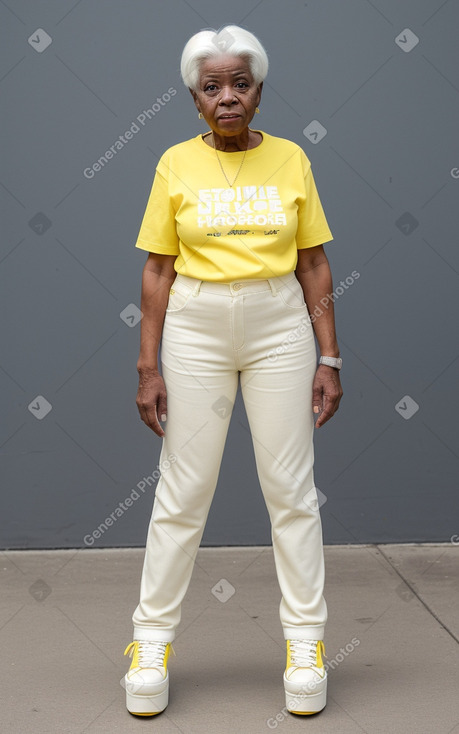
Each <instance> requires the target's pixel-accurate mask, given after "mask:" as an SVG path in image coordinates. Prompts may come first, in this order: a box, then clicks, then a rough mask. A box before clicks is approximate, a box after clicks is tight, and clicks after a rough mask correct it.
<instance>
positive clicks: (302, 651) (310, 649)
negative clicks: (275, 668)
mask: <svg viewBox="0 0 459 734" xmlns="http://www.w3.org/2000/svg"><path fill="white" fill-rule="evenodd" d="M290 663H291V665H294V666H295V667H297V668H310V667H311V666H312V665H313V666H315V667H317V641H316V640H290Z"/></svg>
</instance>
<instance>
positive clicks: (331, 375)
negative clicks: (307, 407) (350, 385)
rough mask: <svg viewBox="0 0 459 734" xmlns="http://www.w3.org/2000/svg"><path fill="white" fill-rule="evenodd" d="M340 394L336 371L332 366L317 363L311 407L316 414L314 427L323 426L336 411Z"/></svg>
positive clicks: (341, 390) (340, 389)
mask: <svg viewBox="0 0 459 734" xmlns="http://www.w3.org/2000/svg"><path fill="white" fill-rule="evenodd" d="M342 395H343V389H342V387H341V383H340V379H339V373H338V371H337V370H335V369H334V368H333V367H328V366H326V365H319V367H318V368H317V371H316V374H315V377H314V383H313V389H312V409H313V412H314V414H315V415H318V418H317V421H316V428H320V427H321V426H323V425H324V423H326V422H327V421H328V420H330V418H332V416H333V415H334V414H335V413H336V411H337V410H338V407H339V403H340V400H341V397H342Z"/></svg>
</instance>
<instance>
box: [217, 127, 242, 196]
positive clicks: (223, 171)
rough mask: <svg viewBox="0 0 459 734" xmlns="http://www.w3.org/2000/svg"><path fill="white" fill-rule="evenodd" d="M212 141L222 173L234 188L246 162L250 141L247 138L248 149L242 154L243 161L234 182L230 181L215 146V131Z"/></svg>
mask: <svg viewBox="0 0 459 734" xmlns="http://www.w3.org/2000/svg"><path fill="white" fill-rule="evenodd" d="M212 143H213V147H214V150H215V152H216V154H217V159H218V162H219V164H220V168H221V170H222V173H223V175H224V177H225V178H226V181H227V183H228V186H229V187H230V189H232V188H233V186H234V184H235V183H236V179H237V177H238V176H239V172H240V170H241V168H242V166H243V163H244V161H245V156H246V155H247V151H248V149H249V141H248V140H247V148H246V149H245V150H244V155H243V156H242V161H241V165H240V166H239V168H238V169H237V173H236V175H235V177H234V179H233V183H230V181H229V179H228V176H227V175H226V173H225V169H224V168H223V166H222V162H221V160H220V156H219V155H218V150H217V148H216V147H215V138H214V133H213V132H212Z"/></svg>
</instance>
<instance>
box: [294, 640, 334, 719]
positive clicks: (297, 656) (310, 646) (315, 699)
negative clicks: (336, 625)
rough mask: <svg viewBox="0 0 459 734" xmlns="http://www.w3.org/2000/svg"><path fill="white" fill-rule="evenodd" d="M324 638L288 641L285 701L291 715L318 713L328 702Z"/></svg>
mask: <svg viewBox="0 0 459 734" xmlns="http://www.w3.org/2000/svg"><path fill="white" fill-rule="evenodd" d="M322 655H325V646H324V643H323V642H322V640H287V664H286V667H285V672H284V688H285V703H286V707H287V710H288V711H290V712H291V713H292V714H316V713H318V712H319V711H322V709H323V708H325V704H326V703H327V671H326V670H325V667H324V663H323V660H322Z"/></svg>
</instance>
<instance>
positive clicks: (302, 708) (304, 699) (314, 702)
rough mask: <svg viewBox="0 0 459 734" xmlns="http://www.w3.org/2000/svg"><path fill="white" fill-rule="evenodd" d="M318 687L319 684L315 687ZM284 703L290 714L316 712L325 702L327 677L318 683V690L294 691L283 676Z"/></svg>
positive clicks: (322, 707) (321, 708) (320, 709)
mask: <svg viewBox="0 0 459 734" xmlns="http://www.w3.org/2000/svg"><path fill="white" fill-rule="evenodd" d="M317 688H319V686H318V687H317ZM284 689H285V705H286V707H287V711H290V713H291V714H302V715H303V716H307V715H308V714H318V713H319V711H322V710H323V709H324V708H325V706H326V704H327V679H326V678H325V680H324V681H323V682H322V683H321V684H320V690H317V691H316V692H315V693H313V692H311V693H302V692H299V693H296V692H295V690H294V689H292V688H290V687H289V685H288V681H286V680H285V678H284Z"/></svg>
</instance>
